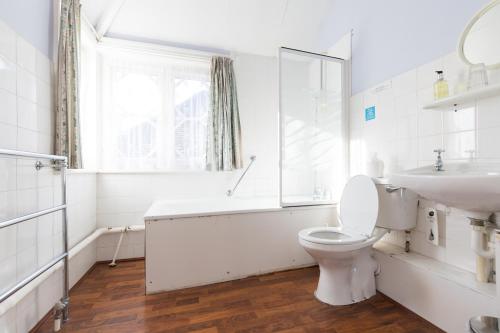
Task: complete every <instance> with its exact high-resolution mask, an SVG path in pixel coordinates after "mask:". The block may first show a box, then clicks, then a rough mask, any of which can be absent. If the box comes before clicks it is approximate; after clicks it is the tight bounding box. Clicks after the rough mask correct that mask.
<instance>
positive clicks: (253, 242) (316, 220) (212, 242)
mask: <svg viewBox="0 0 500 333" xmlns="http://www.w3.org/2000/svg"><path fill="white" fill-rule="evenodd" d="M335 220H336V218H335V207H334V206H324V207H322V208H318V207H312V208H284V209H279V210H277V211H272V212H253V213H252V212H251V213H248V212H247V213H244V214H230V215H219V216H209V217H189V218H173V219H165V220H157V221H146V292H147V293H148V294H151V293H156V292H161V291H166V290H174V289H180V288H186V287H193V286H199V285H206V284H210V283H215V282H221V281H227V280H233V279H238V278H243V277H246V276H249V275H255V274H263V273H268V272H272V271H279V270H284V269H289V268H295V267H301V266H308V265H313V264H315V262H314V261H313V259H312V258H311V257H310V256H309V255H308V254H307V253H306V252H305V251H304V249H303V248H302V246H300V245H299V242H298V237H297V234H298V232H299V231H300V230H301V229H304V228H309V227H313V226H322V225H326V224H332V222H334V221H335Z"/></svg>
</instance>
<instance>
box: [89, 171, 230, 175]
mask: <svg viewBox="0 0 500 333" xmlns="http://www.w3.org/2000/svg"><path fill="white" fill-rule="evenodd" d="M96 173H98V174H138V175H143V174H145V175H148V174H153V175H155V174H194V175H196V174H200V175H203V174H211V173H221V172H213V171H205V170H200V171H193V170H184V171H183V170H149V171H148V170H97V171H96ZM222 173H231V171H223V172H222Z"/></svg>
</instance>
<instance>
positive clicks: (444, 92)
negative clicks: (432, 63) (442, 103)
mask: <svg viewBox="0 0 500 333" xmlns="http://www.w3.org/2000/svg"><path fill="white" fill-rule="evenodd" d="M436 74H437V75H438V79H437V81H436V82H435V83H434V99H435V100H438V99H441V98H445V97H448V96H449V94H450V93H449V90H448V82H446V80H445V79H444V75H443V71H436Z"/></svg>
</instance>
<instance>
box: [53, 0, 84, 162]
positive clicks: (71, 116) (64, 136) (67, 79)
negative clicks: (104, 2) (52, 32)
mask: <svg viewBox="0 0 500 333" xmlns="http://www.w3.org/2000/svg"><path fill="white" fill-rule="evenodd" d="M79 45H80V1H79V0H62V1H61V19H60V26H59V50H58V58H57V98H56V117H55V118H56V125H55V132H56V133H55V134H56V139H55V151H56V154H57V155H63V156H67V157H68V167H69V168H72V169H78V168H81V167H82V157H81V144H80V121H79V110H78V106H79V89H78V82H79V54H78V52H79Z"/></svg>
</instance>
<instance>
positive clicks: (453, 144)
mask: <svg viewBox="0 0 500 333" xmlns="http://www.w3.org/2000/svg"><path fill="white" fill-rule="evenodd" d="M443 147H444V149H445V150H446V152H445V153H444V154H445V155H444V158H446V159H464V158H469V157H470V156H471V151H472V152H475V150H476V132H475V131H465V132H457V133H451V134H446V135H444V145H443ZM472 156H473V155H472Z"/></svg>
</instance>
